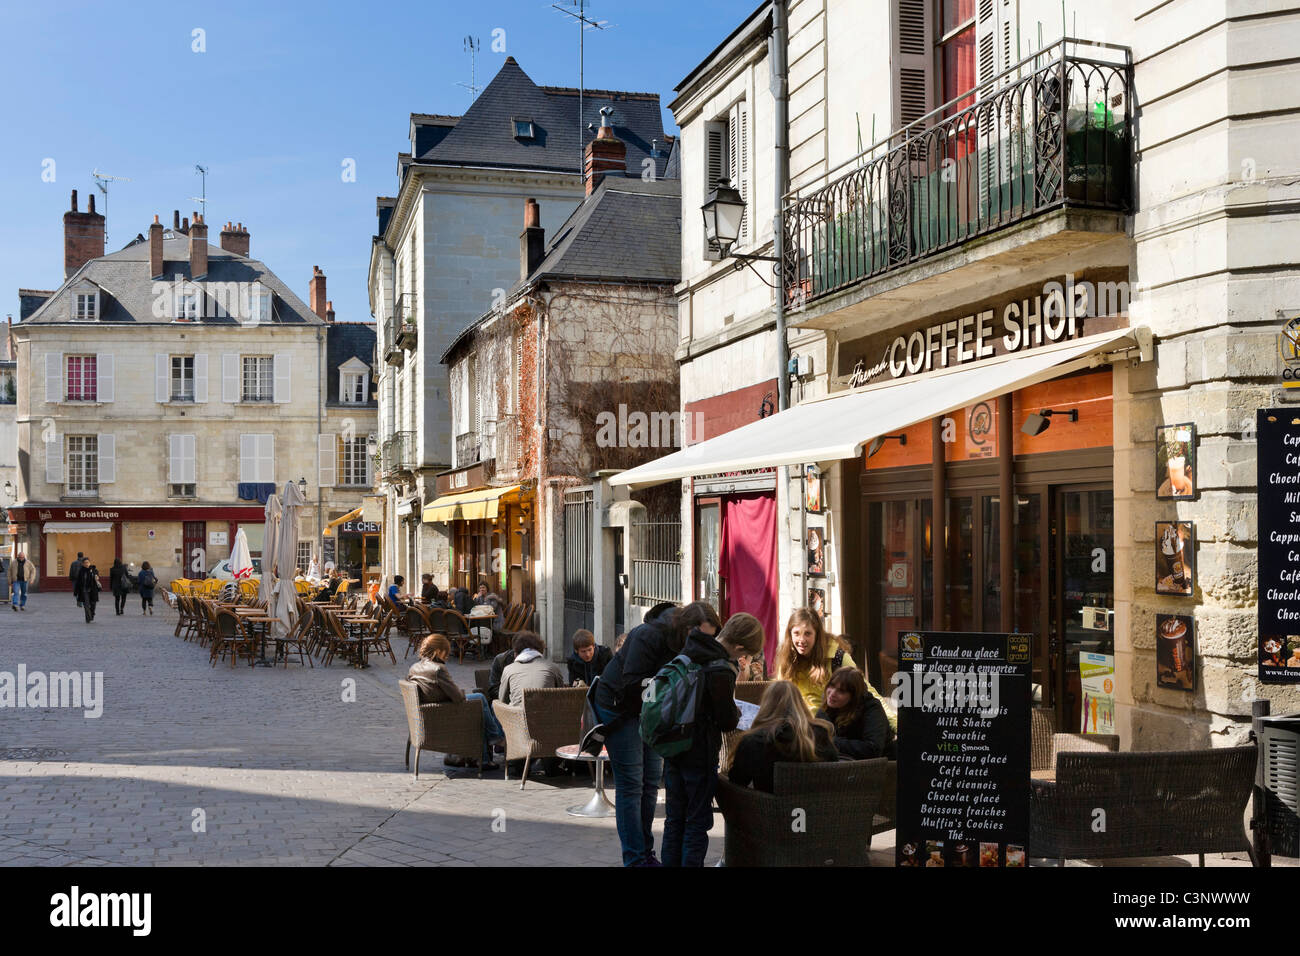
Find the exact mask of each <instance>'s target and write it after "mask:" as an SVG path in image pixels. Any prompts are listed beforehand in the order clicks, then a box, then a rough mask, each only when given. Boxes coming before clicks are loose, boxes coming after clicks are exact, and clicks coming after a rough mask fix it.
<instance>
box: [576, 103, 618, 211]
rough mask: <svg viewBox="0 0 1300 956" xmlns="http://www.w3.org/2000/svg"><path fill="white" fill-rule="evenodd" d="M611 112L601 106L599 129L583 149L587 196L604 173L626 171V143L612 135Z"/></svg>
mask: <svg viewBox="0 0 1300 956" xmlns="http://www.w3.org/2000/svg"><path fill="white" fill-rule="evenodd" d="M612 112H613V110H612V109H610V107H608V106H605V107H602V108H601V110H600V129H598V130H596V138H595V139H593V140H592V141H591V142H590V143H588V144H587V148H586V149H585V150H584V151H583V163H582V174H583V176H585V177H586V179H587V195H588V196H590V195H591V194H592V193H593V192H595V191H596V187H597V186H599V185H600V181H601V180H602V179H604V178H605V174H606V173H615V172H616V173H618V174H619V175H626V173H627V144H626V143H624V142H623V141H622V140H621V139H618V138H617V137H616V136H615V135H614V128H613V127H612V126H610V125H609V114H610V113H612Z"/></svg>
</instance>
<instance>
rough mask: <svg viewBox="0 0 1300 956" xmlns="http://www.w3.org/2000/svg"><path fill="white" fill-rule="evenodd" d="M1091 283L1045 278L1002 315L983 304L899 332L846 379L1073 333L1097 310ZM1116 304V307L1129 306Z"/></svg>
mask: <svg viewBox="0 0 1300 956" xmlns="http://www.w3.org/2000/svg"><path fill="white" fill-rule="evenodd" d="M1101 284H1102V285H1112V284H1113V285H1123V283H1101ZM1092 286H1093V283H1090V282H1078V283H1076V282H1075V281H1074V277H1073V276H1067V277H1066V281H1065V282H1064V283H1060V282H1049V283H1047V284H1046V285H1045V286H1044V287H1043V292H1042V293H1041V294H1040V295H1036V296H1034V297H1033V298H1032V299H1018V300H1015V301H1012V302H1008V303H1007V304H1006V305H1005V306H1003V307H1002V309H1001V312H1000V315H999V312H998V310H995V309H986V310H985V311H982V312H976V313H974V314H972V315H967V316H964V317H962V318H960V319H950V320H948V321H947V322H938V323H936V324H934V325H931V326H930V327H928V328H924V329H917V330H915V331H913V332H912V333H911V334H908V335H900V336H898V337H897V338H895V339H894V340H893V342H891V343H890V344H889V346H888V347H887V348H886V349H885V351H884V354H883V355H882V356H881V358H880V361H879V362H877V363H876V364H875V365H871V366H868V365H867V364H866V360H865V359H859V360H858V363H857V365H856V366H854V369H853V373H852V374H851V375H850V377H849V382H848V384H849V386H850V387H856V386H859V385H865V384H867V383H868V382H871V381H873V380H874V379H876V378H877V377H879V376H880V375H883V374H885V373H886V372H888V373H889V377H890V378H902V377H903V376H904V375H915V374H917V373H920V372H930V371H934V370H935V369H941V368H949V367H950V366H953V365H963V364H965V363H967V362H974V361H978V360H979V359H986V358H991V357H993V356H994V355H998V354H1002V353H1010V352H1019V351H1022V350H1024V349H1031V348H1036V347H1038V346H1040V345H1044V344H1050V343H1052V342H1060V341H1063V340H1067V339H1072V338H1075V337H1076V336H1077V335H1078V334H1079V333H1080V331H1081V329H1082V323H1081V322H1079V319H1082V318H1085V317H1088V316H1091V315H1096V314H1098V310H1097V308H1096V301H1095V300H1096V293H1095V292H1093V291H1092ZM1115 304H1116V305H1117V306H1118V308H1117V309H1116V311H1123V310H1124V307H1125V306H1126V305H1127V303H1115ZM1109 311H1110V310H1107V312H1109ZM1107 312H1102V313H1101V314H1107ZM999 318H1000V319H1001V321H1000V323H999V322H997V320H998V319H999Z"/></svg>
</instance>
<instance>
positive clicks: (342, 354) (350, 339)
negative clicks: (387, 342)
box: [325, 322, 378, 408]
mask: <svg viewBox="0 0 1300 956" xmlns="http://www.w3.org/2000/svg"><path fill="white" fill-rule="evenodd" d="M353 357H355V358H359V359H361V361H363V362H365V363H366V365H368V366H369V367H370V378H371V381H372V382H373V381H374V378H375V324H374V323H373V322H332V323H329V325H328V326H327V327H326V330H325V368H326V369H327V375H326V386H325V403H326V404H327V405H337V404H339V366H340V365H342V364H343V363H344V362H346V361H347V360H348V359H350V358H353ZM377 405H378V402H375V401H373V400H370V401H366V402H364V403H363V404H362V406H361V407H370V408H375V407H376V406H377ZM353 407H357V406H356V405H355V404H354V405H353Z"/></svg>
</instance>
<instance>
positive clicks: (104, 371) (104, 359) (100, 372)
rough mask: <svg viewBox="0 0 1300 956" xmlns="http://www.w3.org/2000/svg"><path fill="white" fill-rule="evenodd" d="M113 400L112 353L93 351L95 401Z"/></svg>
mask: <svg viewBox="0 0 1300 956" xmlns="http://www.w3.org/2000/svg"><path fill="white" fill-rule="evenodd" d="M112 400H113V353H112V352H97V353H95V401H97V402H111V401H112Z"/></svg>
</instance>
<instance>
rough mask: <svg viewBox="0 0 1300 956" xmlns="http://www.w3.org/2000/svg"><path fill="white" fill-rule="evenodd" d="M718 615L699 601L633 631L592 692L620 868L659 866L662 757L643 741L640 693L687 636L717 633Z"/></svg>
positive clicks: (678, 649) (719, 625)
mask: <svg viewBox="0 0 1300 956" xmlns="http://www.w3.org/2000/svg"><path fill="white" fill-rule="evenodd" d="M721 626H722V625H721V622H719V621H718V613H717V611H715V610H713V607H712V606H711V605H709V604H706V603H705V602H703V601H696V602H695V603H694V604H688V605H686V607H684V608H680V609H678V610H676V611H674V612H673V613H672V616H671V618H669V616H668V614H667V613H664V614H661V615H659V616H658V617H656V618H654V619H653V620H647V621H646V622H645V623H643V624H641V625H640V626H639V627H637V628H635V629H633V630H632V632H631V633H630V634H628V636H627V641H626V642H624V644H623V647H622V649H621V650H620V651H619V652H618V653H617V654H615V655H614V659H613V660H611V661H610V662H609V664H607V665H606V666H605V670H604V671H603V672H602V673H601V675H600V680H598V681H597V682H596V688H595V690H594V691H593V692H592V696H593V698H594V699H593V701H592V703H593V706H594V708H595V711H596V717H597V718H598V719H599V720H600V722H601V723H602V724H603V725H604V741H605V749H606V750H607V751H608V753H609V763H610V766H611V767H613V769H614V822H615V823H616V824H617V826H618V839H619V842H620V843H621V844H622V846H623V865H624V866H659V865H660V864H659V861H658V859H656V858H655V854H654V835H653V834H652V832H651V829H650V827H651V824H652V823H653V822H654V815H655V803H656V798H657V797H658V794H659V778H660V775H661V774H662V773H663V759H662V758H661V757H660V756H659V755H658V754H657V753H655V751H654V750H653V749H652V748H651V747H649V746H648V745H646V744H645V743H643V742H642V740H641V694H642V692H643V690H644V688H645V686H646V685H647V684H648V683H649V682H650V681H651V680H653V679H654V676H655V674H657V673H659V669H660V668H661V667H663V666H664V665H665V664H667V663H668V662H669V661H670V660H672V659H673V658H674V657H676V656H677V655H678V654H680V653H681V650H682V646H683V645H684V644H685V643H686V635H687V634H689V633H690V632H691V631H693V630H695V629H696V628H699V629H700V630H701V631H703V632H704V633H705V634H709V635H712V634H716V633H717V632H718V630H719V629H720V628H721Z"/></svg>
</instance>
